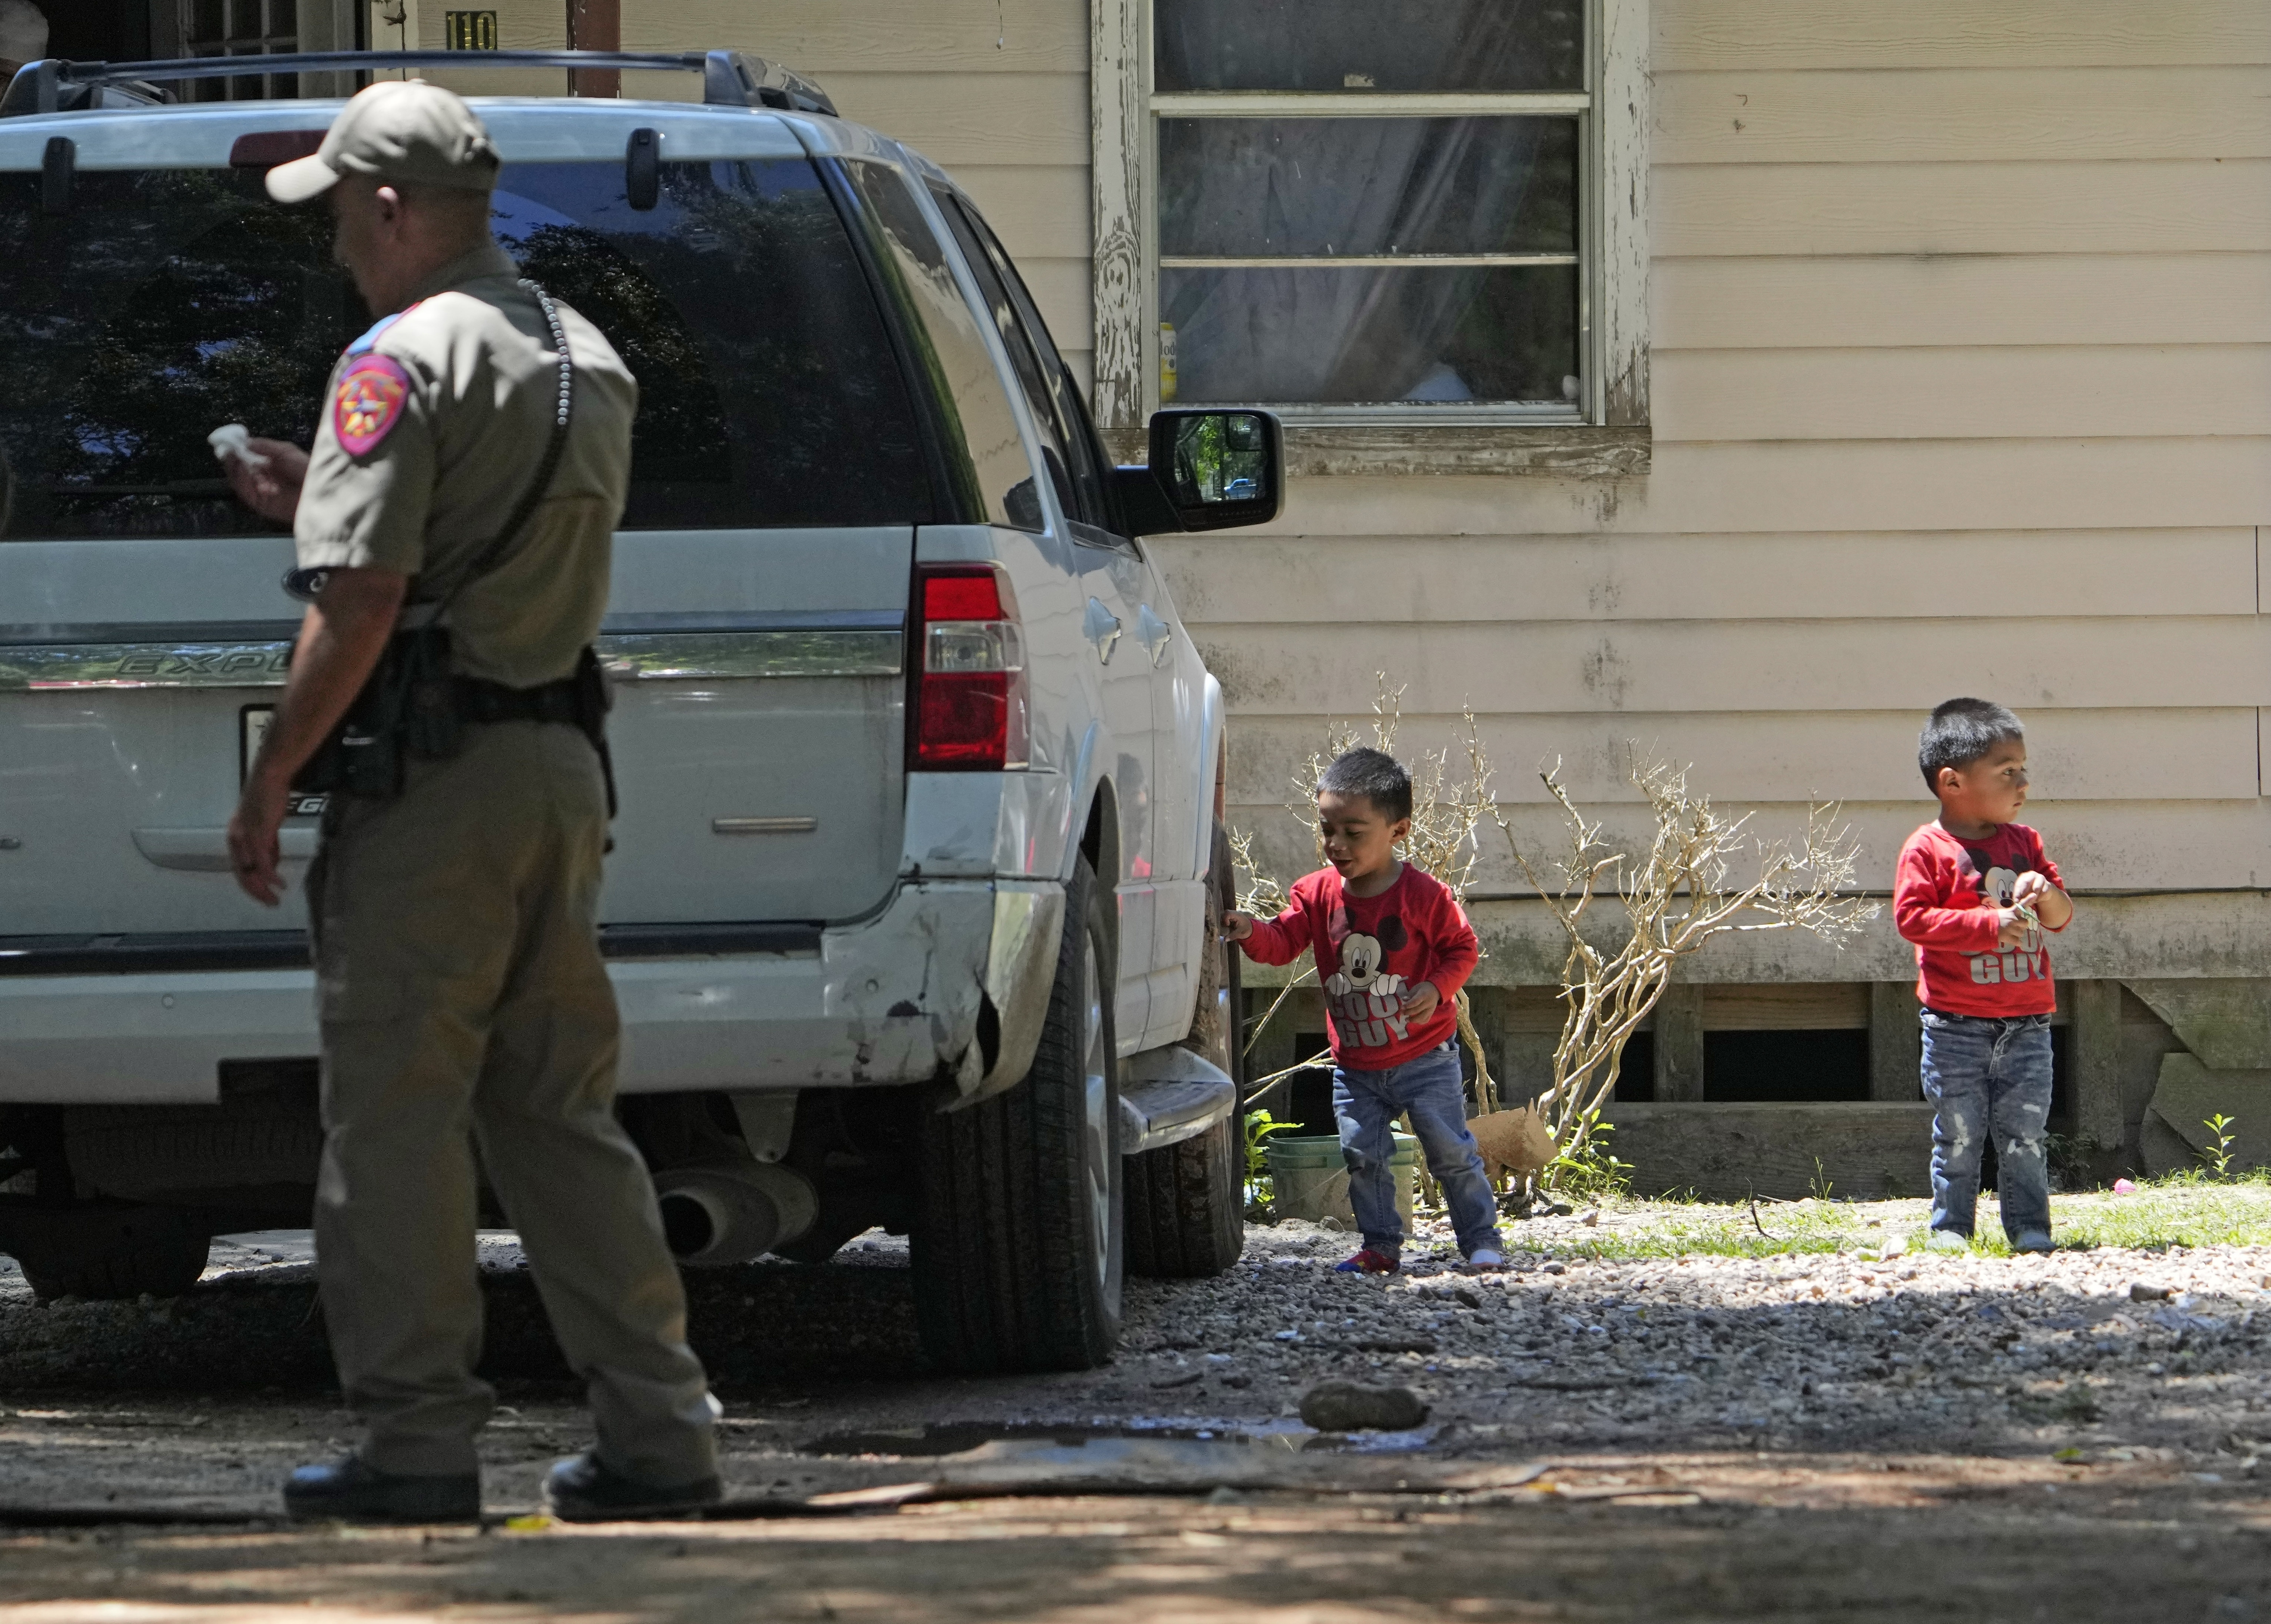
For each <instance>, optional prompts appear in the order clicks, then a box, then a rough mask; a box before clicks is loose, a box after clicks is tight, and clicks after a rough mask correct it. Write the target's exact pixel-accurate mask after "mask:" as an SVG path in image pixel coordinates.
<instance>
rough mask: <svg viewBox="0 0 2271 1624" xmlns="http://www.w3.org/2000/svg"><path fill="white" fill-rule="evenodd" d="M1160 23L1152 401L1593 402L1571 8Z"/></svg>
mask: <svg viewBox="0 0 2271 1624" xmlns="http://www.w3.org/2000/svg"><path fill="white" fill-rule="evenodd" d="M1153 15H1154V19H1155V20H1154V28H1155V34H1154V41H1153V43H1154V80H1155V84H1154V88H1155V90H1156V91H1157V92H1158V93H1159V94H1158V100H1157V101H1156V102H1155V106H1154V112H1155V118H1156V126H1157V127H1156V137H1157V152H1158V186H1157V194H1158V311H1159V320H1160V324H1161V325H1160V332H1159V362H1160V371H1159V375H1158V384H1159V393H1160V397H1161V399H1165V400H1178V401H1183V402H1217V401H1219V402H1257V403H1270V404H1284V405H1315V406H1351V405H1366V404H1372V403H1389V402H1394V403H1399V404H1410V405H1431V404H1432V405H1439V406H1444V405H1472V404H1475V403H1496V404H1508V405H1511V404H1523V405H1529V406H1545V407H1549V408H1560V409H1563V410H1567V409H1568V408H1569V407H1570V406H1571V404H1572V403H1574V402H1575V401H1576V400H1577V399H1579V398H1580V397H1581V395H1582V380H1581V373H1582V361H1581V354H1582V298H1581V291H1580V290H1581V279H1580V271H1581V265H1580V256H1581V248H1582V244H1581V233H1580V230H1579V223H1578V222H1579V187H1578V178H1579V165H1580V159H1581V154H1582V151H1583V146H1584V142H1583V138H1582V123H1583V120H1584V119H1585V118H1586V117H1587V116H1588V115H1589V112H1590V98H1589V97H1588V96H1587V94H1586V93H1585V79H1584V71H1583V70H1584V57H1583V51H1582V46H1583V26H1582V24H1583V6H1582V3H1581V0H1156V4H1155V5H1154V9H1153ZM1255 92H1268V93H1273V94H1272V95H1271V96H1270V105H1269V106H1268V107H1267V108H1256V107H1255V106H1254V105H1253V97H1252V93H1255ZM1225 93H1229V94H1225Z"/></svg>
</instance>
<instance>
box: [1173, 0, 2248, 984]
mask: <svg viewBox="0 0 2271 1624" xmlns="http://www.w3.org/2000/svg"><path fill="white" fill-rule="evenodd" d="M1653 17H1654V27H1653V40H1652V47H1651V49H1652V63H1651V67H1652V72H1653V80H1654V121H1655V122H1654V129H1653V138H1652V144H1651V168H1650V176H1649V185H1650V193H1651V197H1652V206H1651V212H1650V218H1649V228H1650V230H1649V235H1650V245H1651V263H1650V280H1651V312H1650V315H1651V332H1650V336H1651V340H1652V345H1653V356H1652V362H1653V374H1654V407H1653V413H1652V415H1653V420H1654V423H1653V427H1654V437H1655V447H1654V456H1653V462H1652V469H1651V472H1650V473H1649V474H1648V475H1647V476H1646V477H1645V478H1635V479H1630V480H1556V479H1553V478H1550V477H1534V476H1524V477H1511V478H1509V477H1497V478H1493V477H1487V476H1442V477H1404V478H1379V479H1374V478H1354V477H1351V478H1333V479H1308V480H1294V481H1292V483H1291V485H1290V487H1289V490H1288V500H1287V505H1286V511H1285V513H1284V517H1283V518H1282V520H1281V521H1280V522H1279V523H1278V524H1277V525H1275V526H1273V527H1271V528H1270V530H1268V531H1247V532H1239V533H1227V534H1223V535H1219V536H1214V537H1204V538H1201V537H1189V538H1174V539H1170V540H1163V541H1160V542H1158V543H1155V544H1154V545H1155V546H1156V548H1157V551H1158V554H1159V555H1160V556H1161V558H1162V559H1163V561H1164V562H1165V566H1166V569H1167V570H1168V572H1169V574H1170V577H1171V578H1172V581H1173V587H1174V590H1175V592H1176V594H1177V597H1178V600H1179V603H1180V607H1181V608H1182V610H1183V613H1184V615H1185V616H1186V618H1187V619H1188V621H1189V622H1191V624H1192V627H1193V633H1194V636H1195V637H1197V639H1198V640H1199V641H1200V643H1201V644H1202V645H1203V648H1204V649H1205V651H1206V653H1207V657H1208V660H1209V663H1210V666H1211V667H1213V668H1214V669H1215V670H1216V672H1217V674H1219V675H1220V676H1221V677H1222V679H1223V682H1224V685H1225V690H1226V692H1227V694H1228V697H1229V703H1230V711H1231V717H1232V734H1231V741H1232V742H1231V772H1232V778H1231V785H1230V795H1229V799H1230V801H1231V804H1232V819H1233V821H1234V822H1236V823H1240V824H1242V825H1247V826H1251V827H1256V828H1258V829H1260V830H1261V831H1262V847H1263V849H1264V850H1265V852H1267V853H1269V855H1270V860H1272V862H1273V863H1274V864H1275V865H1276V866H1277V868H1279V869H1280V870H1281V871H1292V870H1298V869H1299V868H1304V867H1307V866H1308V864H1309V861H1310V858H1309V854H1308V853H1307V849H1306V843H1307V837H1306V834H1305V833H1304V831H1301V830H1300V829H1299V826H1298V825H1297V824H1296V823H1293V821H1292V819H1291V818H1290V816H1287V815H1286V814H1285V813H1284V811H1283V809H1282V803H1283V801H1284V799H1285V796H1286V793H1287V790H1288V786H1289V783H1290V779H1291V778H1292V773H1293V771H1295V768H1296V766H1297V765H1298V764H1299V762H1300V761H1302V760H1303V759H1305V758H1306V757H1307V755H1308V753H1309V752H1310V751H1311V750H1313V749H1316V748H1317V747H1318V746H1319V745H1320V744H1321V743H1322V741H1323V739H1324V737H1325V734H1326V732H1327V729H1328V726H1329V721H1330V719H1351V720H1358V721H1361V720H1362V719H1365V718H1366V716H1367V715H1368V712H1369V710H1370V706H1371V702H1372V700H1373V697H1374V691H1375V688H1376V685H1377V684H1376V679H1375V677H1374V673H1375V672H1386V673H1387V674H1388V675H1389V682H1391V684H1396V685H1401V686H1403V688H1404V694H1403V698H1402V704H1403V708H1404V723H1403V725H1402V728H1401V730H1400V732H1399V734H1398V744H1399V746H1400V747H1401V748H1403V749H1405V750H1406V751H1410V750H1413V749H1420V748H1430V747H1432V748H1440V747H1441V746H1442V745H1444V744H1445V743H1447V742H1448V741H1450V739H1451V737H1452V735H1453V734H1454V732H1455V731H1456V728H1457V727H1458V726H1460V723H1459V720H1458V719H1459V713H1460V712H1461V711H1462V710H1463V708H1464V707H1468V706H1471V707H1472V708H1473V710H1474V711H1475V712H1476V715H1477V720H1478V730H1479V732H1480V734H1481V737H1482V739H1483V741H1484V742H1485V745H1486V746H1487V747H1488V749H1489V750H1490V753H1491V756H1492V757H1493V761H1494V762H1495V763H1496V764H1497V766H1498V768H1499V770H1500V780H1499V790H1500V795H1501V797H1502V798H1503V799H1504V800H1505V801H1507V802H1508V804H1509V806H1510V808H1512V811H1513V818H1514V823H1515V829H1516V831H1517V834H1518V835H1519V837H1520V838H1522V839H1523V841H1524V842H1525V844H1526V845H1527V846H1529V847H1530V850H1531V851H1532V852H1533V853H1535V852H1538V851H1544V850H1549V849H1550V848H1551V847H1552V845H1553V844H1554V843H1555V842H1556V840H1557V838H1558V825H1557V823H1556V820H1555V818H1554V817H1553V816H1552V809H1551V808H1550V807H1549V806H1547V805H1546V804H1545V802H1544V801H1543V797H1542V789H1541V786H1539V785H1538V781H1537V779H1536V778H1535V776H1534V772H1533V769H1534V768H1535V767H1537V766H1538V765H1540V764H1552V762H1553V761H1554V760H1555V759H1556V758H1559V760H1560V763H1561V767H1562V771H1563V775H1564V777H1565V778H1566V779H1567V781H1568V782H1569V783H1570V785H1571V786H1572V788H1573V789H1574V790H1575V792H1576V793H1578V795H1579V796H1580V797H1581V799H1582V800H1583V801H1586V802H1587V803H1589V805H1590V806H1591V807H1594V808H1598V809H1599V810H1600V811H1601V812H1602V813H1603V814H1604V815H1605V817H1606V819H1607V823H1608V826H1609V831H1610V832H1611V833H1612V835H1619V834H1620V835H1625V836H1631V835H1634V834H1635V833H1637V832H1639V831H1638V820H1637V813H1638V808H1637V807H1636V806H1635V804H1634V795H1633V793H1632V792H1631V790H1630V788H1629V787H1628V786H1626V785H1625V784H1624V783H1623V782H1622V779H1621V768H1622V764H1623V763H1624V762H1625V761H1626V760H1627V759H1628V756H1629V748H1630V747H1634V746H1636V747H1637V748H1638V749H1640V750H1641V751H1642V752H1643V753H1653V754H1656V755H1660V756H1667V757H1670V758H1672V759H1674V760H1677V761H1681V762H1693V763H1694V767H1695V771H1694V782H1695V784H1696V786H1698V787H1699V788H1701V789H1704V790H1706V791H1708V792H1709V793H1712V794H1713V795H1714V796H1715V797H1716V798H1718V799H1720V800H1721V801H1724V802H1726V803H1729V804H1730V805H1731V806H1734V807H1736V808H1740V809H1743V810H1754V811H1755V812H1756V814H1757V816H1758V820H1759V823H1760V826H1761V828H1763V829H1765V830H1768V831H1777V832H1779V831H1788V830H1790V829H1792V828H1794V827H1796V826H1797V825H1798V823H1800V822H1801V821H1802V819H1803V816H1804V810H1805V806H1806V801H1808V800H1809V798H1824V799H1836V800H1840V801H1843V802H1844V808H1845V814H1846V816H1847V817H1848V818H1849V819H1850V821H1851V823H1852V824H1853V828H1854V831H1855V833H1856V834H1857V835H1858V837H1859V838H1860V839H1861V841H1862V844H1863V847H1864V855H1863V860H1862V872H1861V879H1862V882H1863V883H1864V884H1865V885H1867V886H1870V887H1872V888H1875V889H1884V888H1887V887H1888V886H1889V883H1890V879H1891V871H1892V866H1893V860H1894V857H1895V854H1896V853H1897V851H1898V849H1899V846H1900V844H1901V841H1902V838H1904V837H1905V836H1906V835H1907V833H1908V831H1910V829H1911V828H1913V827H1914V826H1915V825H1916V824H1917V823H1919V822H1922V821H1923V820H1924V819H1925V818H1926V817H1927V816H1930V815H1931V813H1932V803H1931V802H1930V801H1929V800H1928V799H1927V798H1925V794H1924V790H1923V786H1922V783H1921V781H1920V779H1919V778H1918V776H1917V771H1916V768H1915V765H1914V761H1915V755H1914V751H1915V736H1916V730H1917V726H1918V724H1919V722H1920V720H1921V718H1922V714H1923V712H1924V711H1925V710H1927V709H1928V708H1929V707H1930V706H1931V705H1932V704H1934V703H1936V702H1937V701H1939V700H1940V699H1942V698H1945V697H1949V696H1950V695H1954V694H1958V693H1980V694H1984V695H1986V696H1988V697H1994V698H1998V699H2000V700H2003V701H2004V702H2006V703H2007V704H2011V705H2013V706H2014V708H2016V709H2017V710H2019V711H2021V713H2022V715H2023V716H2024V717H2025V719H2027V722H2028V726H2029V741H2030V751H2031V756H2032V760H2033V764H2034V767H2035V773H2036V785H2037V789H2036V799H2035V801H2034V802H2033V803H2032V805H2031V807H2030V809H2029V816H2030V817H2031V818H2032V819H2033V820H2034V821H2035V822H2036V823H2037V824H2038V825H2039V826H2040V827H2041V828H2042V830H2043V831H2044V837H2045V838H2046V840H2047V841H2048V842H2049V845H2050V848H2051V853H2052V854H2053V855H2054V856H2056V857H2057V858H2058V859H2059V861H2060V862H2061V865H2062V866H2063V867H2064V868H2065V870H2066V875H2067V877H2068V879H2069V881H2070V882H2071V883H2073V884H2074V887H2075V888H2076V889H2078V890H2081V891H2084V892H2091V891H2095V892H2100V893H2104V892H2149V893H2169V895H2165V896H2162V897H2159V898H2144V899H2141V900H2133V901H2132V902H2131V903H2130V904H2129V905H2127V906H2126V907H2125V909H2124V910H2122V913H2123V914H2124V923H2125V928H2124V930H2123V931H2122V932H2121V933H2120V939H2119V942H2118V949H2117V948H2115V947H2113V946H2112V945H2111V944H2110V943H2109V942H2105V941H2101V942H2098V943H2096V944H2095V949H2096V950H2092V951H2089V952H2088V953H2087V957H2088V958H2089V959H2091V960H2095V961H2097V962H2096V965H2094V968H2096V970H2097V972H2098V973H2103V974H2124V973H2126V974H2148V973H2157V974H2162V975H2185V974H2193V975H2215V974H2229V973H2230V968H2229V964H2230V960H2229V957H2220V956H2219V954H2218V952H2217V951H2215V950H2212V949H2211V948H2210V946H2209V943H2208V940H2207V939H2206V938H2204V937H2203V936H2202V935H2200V933H2199V929H2198V927H2199V924H2200V920H2201V917H2202V915H2203V913H2206V914H2208V915H2209V916H2215V914H2216V913H2217V912H2218V910H2219V908H2220V907H2222V908H2223V911H2224V912H2227V913H2230V914H2231V916H2232V919H2233V920H2234V927H2235V928H2239V929H2243V930H2252V929H2253V927H2252V925H2248V924H2245V923H2244V921H2245V920H2252V918H2253V916H2254V913H2255V912H2256V910H2255V909H2254V908H2253V907H2252V906H2250V905H2246V904H2252V902H2253V901H2254V898H2247V899H2246V903H2243V901H2242V898H2240V897H2239V896H2237V895H2232V896H2230V900H2229V904H2228V905H2224V904H2220V903H2219V901H2218V899H2217V895H2216V894H2218V893H2226V894H2228V893H2232V892H2237V891H2242V890H2253V889H2256V888H2260V887H2266V886H2271V809H2267V806H2266V803H2265V801H2264V800H2263V799H2262V796H2261V793H2260V792H2261V778H2260V771H2261V770H2260V726H2261V723H2260V707H2263V706H2265V705H2267V704H2271V626H2267V623H2266V622H2265V621H2264V620H2263V619H2262V618H2261V617H2260V614H2259V611H2260V607H2261V606H2260V585H2259V582H2260V564H2259V536H2258V530H2257V526H2258V525H2259V524H2260V523H2261V522H2263V521H2264V520H2266V519H2267V518H2271V438H2267V436H2271V347H2267V339H2271V254H2267V252H2266V250H2271V12H2267V11H2265V10H2264V9H2263V8H2261V7H2260V6H2259V5H2254V4H2243V3H2240V0H2232V3H2230V4H2205V3H2203V4H2184V5H2176V6H2170V7H2163V8H2150V9H2142V8H2135V7H2131V6H2124V5H2118V4H2081V5H2074V4H2010V3H2007V0H2006V3H2001V4H1989V5H1985V6H1979V5H1973V4H1964V5H1953V4H1922V5H1914V6H1903V7H1898V8H1884V7H1879V6H1873V5H1864V4H1852V3H1850V0H1837V3H1835V4H1817V3H1815V0H1805V3H1802V4H1799V3H1793V4H1782V3H1781V0H1657V4H1656V6H1655V9H1654V13H1653ZM1482 856H1483V863H1482V867H1481V869H1480V874H1481V876H1482V877H1481V883H1480V884H1479V886H1478V894H1479V895H1480V896H1481V897H1482V898H1483V900H1482V901H1481V902H1480V903H1479V904H1478V908H1477V914H1478V924H1480V925H1482V926H1483V927H1485V936H1486V937H1487V938H1493V939H1495V940H1496V941H1497V942H1498V943H1499V946H1500V950H1499V951H1498V952H1496V953H1495V954H1494V957H1495V959H1496V961H1497V962H1496V964H1495V965H1492V964H1490V963H1488V962H1486V965H1485V972H1484V975H1485V980H1500V981H1505V982H1523V981H1528V980H1531V979H1532V978H1533V977H1535V976H1539V975H1547V976H1550V975H1551V974H1552V973H1554V972H1557V971H1558V967H1559V956H1558V954H1556V953H1554V952H1552V951H1551V947H1552V934H1551V927H1550V925H1549V924H1548V922H1547V921H1546V920H1544V919H1543V918H1541V917H1539V913H1538V910H1536V909H1535V908H1534V907H1531V908H1525V907H1523V906H1522V905H1521V904H1520V903H1519V902H1518V901H1515V900H1514V898H1517V897H1518V896H1519V895H1520V894H1521V887H1520V885H1519V882H1518V877H1517V875H1515V872H1514V871H1513V869H1512V866H1511V864H1510V863H1509V862H1508V860H1507V858H1506V855H1505V853H1504V850H1503V842H1502V841H1500V840H1498V839H1497V838H1496V837H1494V836H1493V838H1491V839H1487V840H1485V843H1484V846H1483V848H1482ZM2089 920H2090V913H2089V909H2088V907H2087V905H2085V913H2084V918H2083V924H2082V928H2083V929H2085V930H2086V929H2088V928H2089ZM1889 932H1890V925H1889V920H1883V919H1880V920H1879V921H1878V922H1877V924H1876V926H1875V927H1874V928H1873V934H1872V939H1871V940H1869V941H1868V942H1865V943H1864V944H1863V946H1862V948H1861V949H1859V950H1856V951H1854V952H1852V953H1849V954H1846V955H1843V956H1839V955H1829V954H1825V953H1822V952H1821V951H1818V950H1813V948H1811V947H1810V946H1809V945H1807V944H1803V943H1782V942H1777V941H1776V939H1774V938H1768V939H1767V941H1766V942H1761V943H1755V944H1754V943H1746V944H1744V950H1742V951H1740V952H1736V951H1732V950H1728V951H1715V952H1714V953H1712V954H1710V955H1707V958H1706V962H1705V963H1703V964H1701V965H1698V966H1696V973H1697V975H1698V976H1699V977H1700V978H1701V979H1707V980H1716V979H1721V978H1725V979H1731V980H1746V979H1751V978H1754V977H1762V978H1763V979H1768V980H1781V979H1784V977H1786V976H1790V975H1792V974H1793V973H1794V974H1795V975H1796V976H1797V977H1799V978H1809V977H1811V978H1820V979H1826V980H1849V979H1850V980H1866V979H1873V978H1876V977H1881V976H1884V975H1886V974H1887V973H1888V965H1889V966H1895V967H1896V966H1897V965H1899V963H1900V962H1901V957H1902V955H1901V949H1900V945H1899V943H1898V942H1897V941H1896V940H1894V939H1892V938H1891V937H1890V935H1889ZM2076 945H2077V946H2079V942H2077V943H2076ZM1784 966H1786V967H1784ZM1778 967H1781V968H1780V972H1779V973H1777V969H1778ZM1893 972H1894V973H1897V969H1896V968H1895V969H1894V970H1893Z"/></svg>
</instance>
